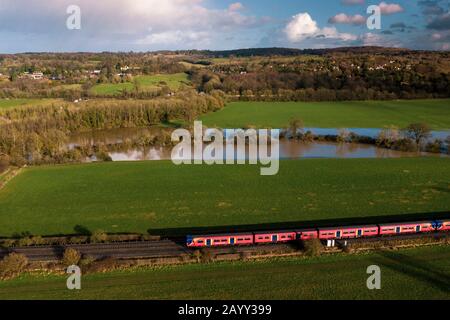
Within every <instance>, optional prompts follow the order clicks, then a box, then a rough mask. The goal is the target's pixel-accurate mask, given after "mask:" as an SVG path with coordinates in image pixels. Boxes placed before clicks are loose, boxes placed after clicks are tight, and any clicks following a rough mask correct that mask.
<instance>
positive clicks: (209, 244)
mask: <svg viewBox="0 0 450 320" xmlns="http://www.w3.org/2000/svg"><path fill="white" fill-rule="evenodd" d="M211 242H212V241H211V239H206V246H207V247H211Z"/></svg>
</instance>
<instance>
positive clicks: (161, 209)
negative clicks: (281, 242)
mask: <svg viewBox="0 0 450 320" xmlns="http://www.w3.org/2000/svg"><path fill="white" fill-rule="evenodd" d="M259 170H260V167H259V166H237V165H234V166H206V165H205V166H203V165H200V166H198V165H196V166H194V165H191V166H189V165H187V166H175V165H173V164H172V163H171V162H168V161H156V162H152V161H149V162H137V163H127V162H124V163H120V162H119V163H98V164H87V165H69V166H48V167H32V168H26V169H24V170H23V171H22V173H21V174H19V175H18V176H17V177H15V178H14V179H13V180H11V181H10V182H9V183H8V184H7V185H6V187H5V188H3V189H2V190H0V235H11V234H13V233H16V232H25V231H29V232H31V233H33V234H37V235H52V234H67V233H74V227H75V226H76V225H82V226H84V227H86V228H88V229H90V230H96V229H103V230H105V231H108V232H146V231H147V230H148V229H159V228H179V227H192V226H199V227H202V226H205V227H210V226H228V225H242V224H260V223H276V222H289V221H305V220H307V221H310V220H321V219H334V218H343V217H366V216H379V215H385V214H386V215H387V214H403V213H420V212H434V211H448V210H449V209H450V161H449V160H448V159H446V158H408V159H343V160H341V159H331V160H329V159H319V160H317V159H315V160H312V159H310V160H297V161H295V160H294V161H281V163H280V172H279V174H278V175H276V176H270V177H262V176H260V171H259Z"/></svg>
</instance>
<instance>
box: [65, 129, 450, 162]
mask: <svg viewBox="0 0 450 320" xmlns="http://www.w3.org/2000/svg"><path fill="white" fill-rule="evenodd" d="M306 130H311V131H312V132H313V133H314V134H316V135H337V134H338V133H339V129H315V128H311V129H306ZM348 130H349V131H351V132H355V133H357V134H359V135H365V136H370V137H376V136H377V135H378V133H379V132H380V130H379V129H348ZM163 132H165V134H170V132H171V129H166V128H145V129H142V128H133V129H115V130H102V131H94V132H85V133H81V134H77V135H74V136H73V137H72V138H71V140H70V142H69V146H70V147H72V148H73V147H76V146H80V145H86V144H88V145H95V144H98V143H102V144H111V145H112V144H114V145H116V147H115V150H114V151H110V152H109V156H110V157H111V159H112V160H113V161H144V160H149V161H157V160H170V159H171V154H172V148H171V147H159V146H156V147H130V146H129V144H127V141H130V140H132V139H136V138H139V137H141V136H143V135H146V136H152V135H161V134H162V133H163ZM448 135H450V132H447V131H438V132H434V133H433V137H434V138H442V139H445V138H446V137H447V136H448ZM120 144H123V147H121V146H119V145H120ZM236 149H237V148H236ZM238 151H240V152H241V153H240V154H245V158H246V159H247V158H248V156H247V154H248V148H246V149H245V150H244V149H242V148H241V149H237V150H236V152H235V154H234V155H232V156H231V155H230V156H228V155H227V156H226V158H230V157H233V158H234V159H236V158H242V156H239V155H238V154H239V153H238ZM417 156H430V157H448V156H447V155H444V154H433V153H426V152H403V151H396V150H389V149H385V148H378V147H376V146H374V145H368V144H358V143H334V142H302V141H296V140H288V139H281V140H280V158H281V159H302V158H305V159H312V158H402V157H417ZM89 160H94V161H95V159H89Z"/></svg>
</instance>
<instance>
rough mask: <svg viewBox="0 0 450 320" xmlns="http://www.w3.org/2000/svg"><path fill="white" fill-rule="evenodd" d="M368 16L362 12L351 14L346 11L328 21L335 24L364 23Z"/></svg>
mask: <svg viewBox="0 0 450 320" xmlns="http://www.w3.org/2000/svg"><path fill="white" fill-rule="evenodd" d="M366 21H367V20H366V18H365V17H363V16H362V15H360V14H357V15H354V16H351V15H347V14H345V13H340V14H337V15H335V16H334V17H331V18H330V19H329V20H328V22H329V23H333V24H338V23H339V24H353V25H363V24H365V23H366Z"/></svg>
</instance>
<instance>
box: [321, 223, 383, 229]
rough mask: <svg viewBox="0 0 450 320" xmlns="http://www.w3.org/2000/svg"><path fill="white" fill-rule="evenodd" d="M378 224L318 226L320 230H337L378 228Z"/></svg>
mask: <svg viewBox="0 0 450 320" xmlns="http://www.w3.org/2000/svg"><path fill="white" fill-rule="evenodd" d="M376 227H378V225H376V224H368V225H361V226H341V227H328V228H318V229H319V230H337V229H362V228H376Z"/></svg>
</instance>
